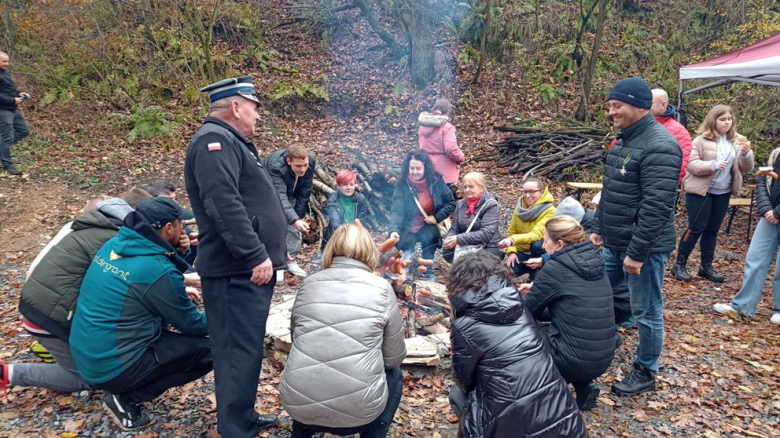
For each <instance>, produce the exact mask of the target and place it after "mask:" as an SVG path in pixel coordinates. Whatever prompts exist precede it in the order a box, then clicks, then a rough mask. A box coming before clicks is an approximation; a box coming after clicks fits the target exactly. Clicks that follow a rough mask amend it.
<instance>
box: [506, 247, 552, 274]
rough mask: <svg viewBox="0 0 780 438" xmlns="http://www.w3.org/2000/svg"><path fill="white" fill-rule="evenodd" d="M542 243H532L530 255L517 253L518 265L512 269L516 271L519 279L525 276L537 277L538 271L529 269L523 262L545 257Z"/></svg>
mask: <svg viewBox="0 0 780 438" xmlns="http://www.w3.org/2000/svg"><path fill="white" fill-rule="evenodd" d="M542 243H543V242H542V241H541V240H537V241H536V242H533V243H531V249H530V250H529V252H530V253H524V252H519V251H518V252H517V263H515V265H514V266H513V267H512V271H514V273H515V275H516V276H518V277H519V276H521V275H523V274H531V275H536V270H535V269H531V268H529V267H528V266H526V265H525V264H523V262H525V261H528V260H530V259H535V258H539V257H542V256H544V255H545V254H546V253H545V252H544V248H542ZM548 258H549V257H548ZM546 261H547V260H545V262H546Z"/></svg>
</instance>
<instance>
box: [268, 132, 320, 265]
mask: <svg viewBox="0 0 780 438" xmlns="http://www.w3.org/2000/svg"><path fill="white" fill-rule="evenodd" d="M316 165H317V161H316V160H315V159H314V156H313V155H311V154H309V151H308V150H306V148H305V147H303V146H301V145H292V146H290V147H289V148H287V149H282V150H279V151H276V152H274V153H272V154H270V155H268V156H267V157H266V158H265V167H266V169H268V173H269V174H270V175H271V180H273V182H274V185H275V186H276V191H277V192H278V193H279V199H281V201H282V207H283V208H284V215H285V216H286V217H287V224H288V225H287V253H288V254H289V256H290V258H291V259H292V262H290V263H288V264H287V270H288V271H290V273H291V274H293V275H296V276H298V277H306V275H308V274H307V273H306V271H304V270H303V269H302V268H301V267H300V266H298V262H296V261H295V258H296V257H297V256H298V253H300V252H301V245H302V244H303V236H302V235H301V233H308V232H309V225H308V224H307V223H306V221H304V220H303V218H304V217H306V212H308V211H309V198H310V197H311V191H312V185H313V184H314V167H315V166H316Z"/></svg>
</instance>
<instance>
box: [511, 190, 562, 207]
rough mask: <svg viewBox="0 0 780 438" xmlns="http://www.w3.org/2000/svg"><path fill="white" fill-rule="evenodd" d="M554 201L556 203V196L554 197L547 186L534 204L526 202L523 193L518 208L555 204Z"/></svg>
mask: <svg viewBox="0 0 780 438" xmlns="http://www.w3.org/2000/svg"><path fill="white" fill-rule="evenodd" d="M554 203H555V198H553V195H551V194H550V190H549V189H548V188H547V187H545V188H544V192H542V196H540V197H539V199H537V200H536V202H534V205H528V204H526V202H525V196H522V195H521V196H520V199H519V200H518V201H517V207H518V208H517V209H520V208H523V209H527V208H531V207H533V206H536V205H539V204H554ZM517 209H515V210H517Z"/></svg>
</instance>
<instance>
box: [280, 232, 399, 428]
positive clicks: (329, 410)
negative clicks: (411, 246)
mask: <svg viewBox="0 0 780 438" xmlns="http://www.w3.org/2000/svg"><path fill="white" fill-rule="evenodd" d="M377 263H378V254H377V252H376V246H375V244H374V241H373V240H372V239H371V235H370V234H369V233H368V231H366V230H365V229H364V228H363V227H361V226H360V225H356V224H346V225H342V226H340V227H339V228H337V229H336V231H335V232H334V233H333V236H332V237H331V239H330V241H329V242H328V244H327V246H325V251H324V253H323V254H322V265H323V268H324V269H323V270H322V271H320V272H318V273H316V274H313V275H310V276H308V277H306V279H305V280H304V281H303V287H301V290H300V291H298V295H297V296H296V297H295V304H294V306H293V309H292V319H291V337H292V343H293V344H292V349H291V350H290V356H289V359H288V360H287V365H286V366H285V372H284V376H283V377H282V381H281V383H280V385H279V392H280V393H281V398H282V405H284V409H285V410H286V411H287V413H288V414H290V416H291V417H292V418H293V420H294V421H293V430H292V437H293V438H308V437H311V436H313V435H314V434H315V433H317V432H327V433H331V434H335V435H352V434H356V433H360V434H361V435H360V436H361V437H384V436H386V435H387V432H388V430H389V429H390V425H391V424H392V421H393V416H394V415H395V411H396V410H397V409H398V405H399V403H400V401H401V394H402V391H403V373H402V372H401V369H400V368H399V367H400V365H401V362H402V361H403V360H404V358H405V357H406V344H405V341H404V325H403V323H402V322H401V312H400V311H399V310H398V302H397V301H396V298H395V293H394V292H393V289H392V288H391V287H390V283H388V282H387V280H385V279H383V278H380V277H378V276H376V275H374V274H373V270H374V269H375V268H376V266H377Z"/></svg>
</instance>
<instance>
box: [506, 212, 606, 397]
mask: <svg viewBox="0 0 780 438" xmlns="http://www.w3.org/2000/svg"><path fill="white" fill-rule="evenodd" d="M544 250H545V252H546V253H547V254H550V259H549V260H548V261H547V263H545V264H544V267H542V269H541V270H540V271H539V275H537V277H536V279H535V280H534V282H533V283H532V284H526V285H523V286H522V287H521V288H520V291H521V292H523V291H528V293H527V294H526V296H525V307H526V309H528V311H529V312H531V314H532V315H533V316H534V318H536V320H538V321H543V320H544V321H550V323H549V324H540V326H539V332H540V333H541V334H542V337H543V338H544V340H545V344H546V345H547V347H548V349H549V351H550V354H551V355H552V358H553V361H554V362H555V365H556V366H557V367H558V371H560V373H561V375H562V376H563V378H564V379H565V380H566V381H567V382H570V383H571V384H572V385H573V386H574V389H575V391H576V393H577V406H578V407H579V408H580V410H582V411H589V410H591V409H593V408H594V407H595V406H596V399H597V398H598V395H599V388H598V386H597V385H596V384H595V382H593V380H595V379H596V378H598V377H599V376H601V375H602V374H604V372H605V371H606V370H607V368H609V365H610V364H611V363H612V359H613V358H614V355H615V346H616V342H617V338H616V336H617V330H616V328H615V311H614V303H613V299H612V287H611V286H610V284H609V278H607V275H606V272H605V271H604V261H603V260H602V259H601V256H600V255H599V253H598V251H596V247H595V246H593V243H591V242H590V241H589V240H588V239H587V237H586V235H585V231H584V230H583V229H582V226H581V225H580V224H579V222H577V221H576V220H575V219H574V218H572V217H571V216H565V215H564V216H557V217H554V218H552V219H550V220H549V221H548V222H547V223H546V224H545V228H544ZM529 287H530V290H529Z"/></svg>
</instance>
